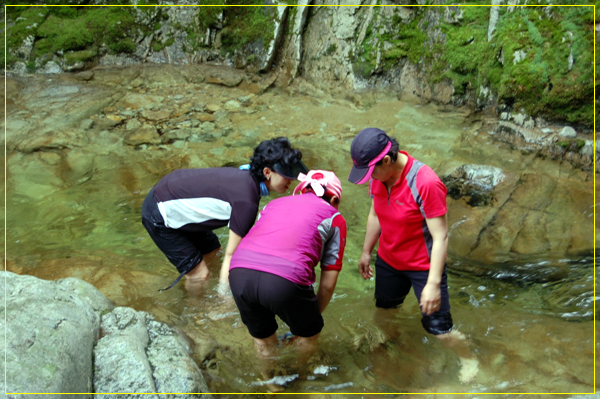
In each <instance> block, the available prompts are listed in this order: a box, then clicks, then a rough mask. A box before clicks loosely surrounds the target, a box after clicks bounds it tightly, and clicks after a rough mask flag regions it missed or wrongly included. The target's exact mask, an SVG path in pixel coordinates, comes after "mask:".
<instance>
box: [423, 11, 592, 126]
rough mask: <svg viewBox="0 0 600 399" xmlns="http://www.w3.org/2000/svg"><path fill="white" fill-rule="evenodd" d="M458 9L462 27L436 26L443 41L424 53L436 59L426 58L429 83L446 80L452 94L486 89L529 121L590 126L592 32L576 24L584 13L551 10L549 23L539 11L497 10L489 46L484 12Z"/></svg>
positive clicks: (544, 14)
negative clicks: (520, 54) (537, 119)
mask: <svg viewBox="0 0 600 399" xmlns="http://www.w3.org/2000/svg"><path fill="white" fill-rule="evenodd" d="M473 4H474V3H473ZM561 4H562V3H561ZM575 4H576V3H575ZM462 11H463V23H462V25H461V26H460V27H456V26H453V25H451V24H442V26H441V29H442V31H443V32H444V33H445V34H446V43H445V45H437V46H435V47H432V49H431V51H432V52H431V53H430V54H435V53H439V54H443V55H442V56H441V57H438V58H435V57H432V58H430V59H429V60H430V61H431V62H432V68H431V78H432V80H433V81H436V80H441V79H444V78H449V79H451V80H452V81H453V83H454V89H455V94H457V95H462V94H465V93H466V90H469V89H472V90H475V89H478V88H479V86H480V85H484V86H488V87H491V88H492V89H493V90H494V91H496V92H497V93H498V94H499V100H500V101H505V102H507V103H511V104H514V106H515V107H519V108H520V107H523V108H525V109H526V111H527V112H528V113H529V114H531V115H534V116H537V115H542V116H547V117H550V118H556V119H563V120H566V121H568V122H571V123H583V124H586V125H588V126H589V125H591V124H592V115H593V106H592V104H593V67H592V61H593V27H591V26H590V25H587V26H586V25H585V24H583V23H582V21H585V20H586V18H587V20H589V19H590V15H591V14H590V7H552V8H551V9H550V13H551V14H550V17H548V15H547V14H546V10H545V9H544V8H542V7H516V8H515V9H514V10H513V11H512V12H508V11H507V10H506V9H505V8H501V9H500V18H499V20H498V23H497V25H496V30H495V33H494V36H493V38H492V40H491V41H489V42H488V40H487V29H488V26H487V24H488V20H489V7H463V8H462ZM569 32H570V33H569ZM517 51H523V52H524V53H525V54H526V56H525V58H524V59H522V60H520V61H518V62H517V60H516V59H515V58H514V54H515V53H516V52H517ZM569 54H572V56H573V59H574V63H573V68H572V70H571V71H569V69H568V58H569ZM501 59H503V63H501V62H500V60H501Z"/></svg>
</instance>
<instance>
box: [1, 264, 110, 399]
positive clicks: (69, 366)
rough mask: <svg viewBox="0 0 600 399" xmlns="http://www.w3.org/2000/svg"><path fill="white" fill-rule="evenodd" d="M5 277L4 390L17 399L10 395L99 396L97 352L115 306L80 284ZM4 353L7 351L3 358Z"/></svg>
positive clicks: (10, 275)
mask: <svg viewBox="0 0 600 399" xmlns="http://www.w3.org/2000/svg"><path fill="white" fill-rule="evenodd" d="M0 273H1V276H2V277H3V278H4V277H6V292H5V293H4V291H3V293H2V295H3V296H5V298H4V299H5V300H6V302H5V301H4V300H2V313H3V314H2V315H1V318H0V323H2V326H1V328H0V339H1V340H2V341H4V339H5V338H6V369H4V368H5V364H4V362H2V365H1V366H0V368H1V369H2V370H1V371H2V374H4V373H5V372H6V385H4V383H5V380H4V379H2V380H1V382H0V384H1V385H2V391H4V392H9V394H8V395H7V397H11V398H12V397H15V398H17V397H20V395H11V394H10V393H29V392H32V393H46V394H47V393H54V392H56V393H62V394H58V395H56V396H55V397H56V398H62V397H67V396H68V395H66V394H65V393H68V392H72V393H87V392H93V391H92V389H93V387H92V378H91V377H92V349H93V346H94V342H95V341H96V340H97V339H98V337H99V334H100V318H101V314H102V312H106V311H109V310H111V309H112V304H111V303H110V301H109V300H108V299H106V297H105V296H104V295H102V293H101V292H100V291H98V290H97V289H96V288H94V286H92V285H91V284H88V283H86V282H84V281H82V280H79V279H75V278H66V279H62V280H58V281H45V280H40V279H38V278H36V277H32V276H20V275H17V274H14V273H11V272H6V274H5V273H4V272H0ZM4 304H6V305H4ZM5 316H6V326H5V325H4V320H5ZM5 328H6V329H5ZM5 331H6V335H5ZM4 351H5V347H4V346H2V347H1V349H0V352H1V355H2V357H3V358H4V355H5V353H4ZM91 396H92V395H88V396H85V395H83V396H82V397H91ZM29 397H40V398H43V397H47V395H32V396H29Z"/></svg>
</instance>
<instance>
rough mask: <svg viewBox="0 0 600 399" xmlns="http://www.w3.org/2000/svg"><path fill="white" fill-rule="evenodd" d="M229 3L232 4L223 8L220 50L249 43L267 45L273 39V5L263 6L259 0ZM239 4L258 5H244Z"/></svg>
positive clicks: (238, 47)
mask: <svg viewBox="0 0 600 399" xmlns="http://www.w3.org/2000/svg"><path fill="white" fill-rule="evenodd" d="M229 4H234V6H233V7H227V8H226V9H225V10H224V13H225V20H226V21H227V23H226V25H225V26H224V27H223V30H222V31H221V43H222V50H223V51H224V52H225V53H231V52H234V51H235V50H237V49H240V48H242V47H244V46H246V45H248V44H251V43H261V44H262V46H264V47H266V46H268V44H269V43H270V42H271V40H272V39H273V33H274V32H273V31H274V26H275V20H276V18H277V17H278V14H277V10H276V9H275V8H274V7H263V6H262V4H263V3H262V1H261V0H252V1H245V0H232V1H231V2H230V3H229ZM241 4H250V5H257V6H258V7H245V6H241Z"/></svg>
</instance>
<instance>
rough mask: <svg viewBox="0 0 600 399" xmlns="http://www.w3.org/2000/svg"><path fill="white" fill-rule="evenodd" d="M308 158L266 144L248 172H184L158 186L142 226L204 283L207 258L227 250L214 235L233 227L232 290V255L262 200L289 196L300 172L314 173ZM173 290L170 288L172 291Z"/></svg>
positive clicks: (283, 144)
mask: <svg viewBox="0 0 600 399" xmlns="http://www.w3.org/2000/svg"><path fill="white" fill-rule="evenodd" d="M301 159H302V153H301V152H300V151H299V150H297V149H294V148H292V147H291V145H290V142H289V140H288V139H287V138H284V137H279V138H276V139H271V140H266V141H263V142H262V143H260V144H259V145H258V146H257V147H256V148H255V149H254V155H253V156H252V158H251V159H250V160H251V163H250V165H249V166H248V165H246V167H245V168H244V167H240V169H238V168H231V167H222V168H207V169H179V170H176V171H174V172H171V173H169V174H168V175H166V176H165V177H163V178H162V179H161V180H160V181H159V182H158V183H157V184H156V186H154V187H153V188H152V189H151V190H150V192H149V193H148V195H147V196H146V199H145V200H144V204H143V206H142V223H143V225H144V227H145V228H146V230H147V231H148V233H149V234H150V237H151V238H152V240H153V241H154V242H155V244H156V245H157V246H158V248H160V250H161V251H163V253H164V254H165V255H166V257H167V259H169V261H170V262H171V263H172V264H173V265H175V267H177V270H178V271H179V273H180V275H179V277H178V278H177V280H175V282H174V283H173V284H171V286H170V287H168V288H171V287H172V286H173V285H175V284H176V283H177V282H178V281H179V280H180V279H181V278H182V277H183V276H184V275H185V276H186V278H187V280H188V281H191V282H195V281H202V280H205V279H206V278H207V277H208V274H209V270H208V267H207V266H206V262H205V261H204V255H206V254H209V253H211V252H213V251H216V250H218V249H219V248H220V247H221V244H220V243H219V239H218V238H217V236H216V234H215V233H214V232H213V230H214V229H217V228H219V227H223V226H228V227H229V241H228V243H227V247H226V249H225V255H224V259H223V264H222V266H221V273H220V278H219V282H220V284H221V285H222V286H223V285H225V286H226V285H227V284H228V281H227V278H228V273H229V264H230V261H231V256H232V255H233V253H234V252H235V249H236V248H237V246H238V245H239V243H240V241H241V239H242V237H244V236H245V235H246V234H247V233H248V231H249V230H250V228H251V227H252V225H253V224H254V221H255V220H256V215H257V213H258V204H259V201H260V197H261V196H265V195H268V194H269V192H270V191H275V192H277V193H284V192H285V191H286V190H287V189H288V188H289V186H290V184H291V182H292V180H294V179H296V178H297V177H298V174H299V173H306V172H308V168H306V166H305V165H304V164H303V163H302V161H301ZM168 288H167V289H168Z"/></svg>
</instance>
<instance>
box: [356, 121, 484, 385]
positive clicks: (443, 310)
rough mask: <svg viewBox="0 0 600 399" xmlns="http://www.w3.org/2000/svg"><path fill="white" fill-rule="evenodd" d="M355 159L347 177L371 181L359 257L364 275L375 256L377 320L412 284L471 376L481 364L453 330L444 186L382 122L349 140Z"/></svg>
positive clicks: (426, 321)
mask: <svg viewBox="0 0 600 399" xmlns="http://www.w3.org/2000/svg"><path fill="white" fill-rule="evenodd" d="M350 153H351V155H352V162H353V163H354V166H353V168H352V171H351V172H350V175H349V177H348V180H349V181H350V182H351V183H355V184H363V183H367V182H368V183H369V193H370V195H371V198H372V206H371V210H370V212H369V216H368V218H367V228H366V233H365V240H364V244H363V252H362V255H361V257H360V260H359V262H358V267H359V271H360V274H361V275H362V277H363V278H364V279H365V280H366V279H369V278H371V277H373V269H372V268H371V265H370V262H371V253H372V251H373V249H374V248H375V245H376V244H377V242H379V249H378V251H377V258H376V261H375V271H376V273H375V306H376V307H377V316H376V319H377V320H386V319H388V317H387V316H386V315H384V314H386V313H389V312H390V310H391V309H395V308H397V307H398V306H400V305H401V304H402V303H403V302H404V299H405V298H406V295H408V293H409V291H410V289H411V287H412V288H413V290H414V293H415V295H416V297H417V300H418V301H419V305H420V307H421V313H422V318H421V323H422V325H423V327H424V328H425V330H426V331H427V332H428V333H430V334H433V335H435V336H436V337H437V338H439V339H441V340H442V342H444V343H446V344H447V345H448V346H450V347H453V348H455V349H456V351H457V353H458V354H459V357H460V362H461V372H460V379H461V380H462V381H463V382H467V381H470V380H472V379H473V378H474V377H475V375H476V373H477V369H478V362H477V360H476V359H475V358H474V357H473V356H472V355H471V354H470V352H469V351H468V348H467V346H466V342H465V337H464V335H463V334H461V333H459V332H457V331H452V329H453V322H452V316H451V314H450V297H449V294H448V283H447V274H446V257H447V250H448V224H447V223H448V221H447V215H446V214H447V207H446V193H447V190H446V187H445V186H444V183H442V181H441V180H440V179H439V177H438V176H437V175H436V174H435V172H434V171H433V170H432V169H431V168H430V167H429V166H427V165H425V164H423V163H422V162H420V161H418V160H416V159H414V158H413V157H411V156H410V155H409V154H408V153H407V152H405V151H400V149H399V145H398V142H397V141H396V140H395V139H394V138H392V137H390V136H388V135H387V134H386V133H385V132H384V131H383V130H381V129H378V128H372V127H370V128H366V129H363V130H361V131H360V132H359V133H358V134H357V135H356V137H355V138H354V140H353V141H352V145H351V147H350Z"/></svg>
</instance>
